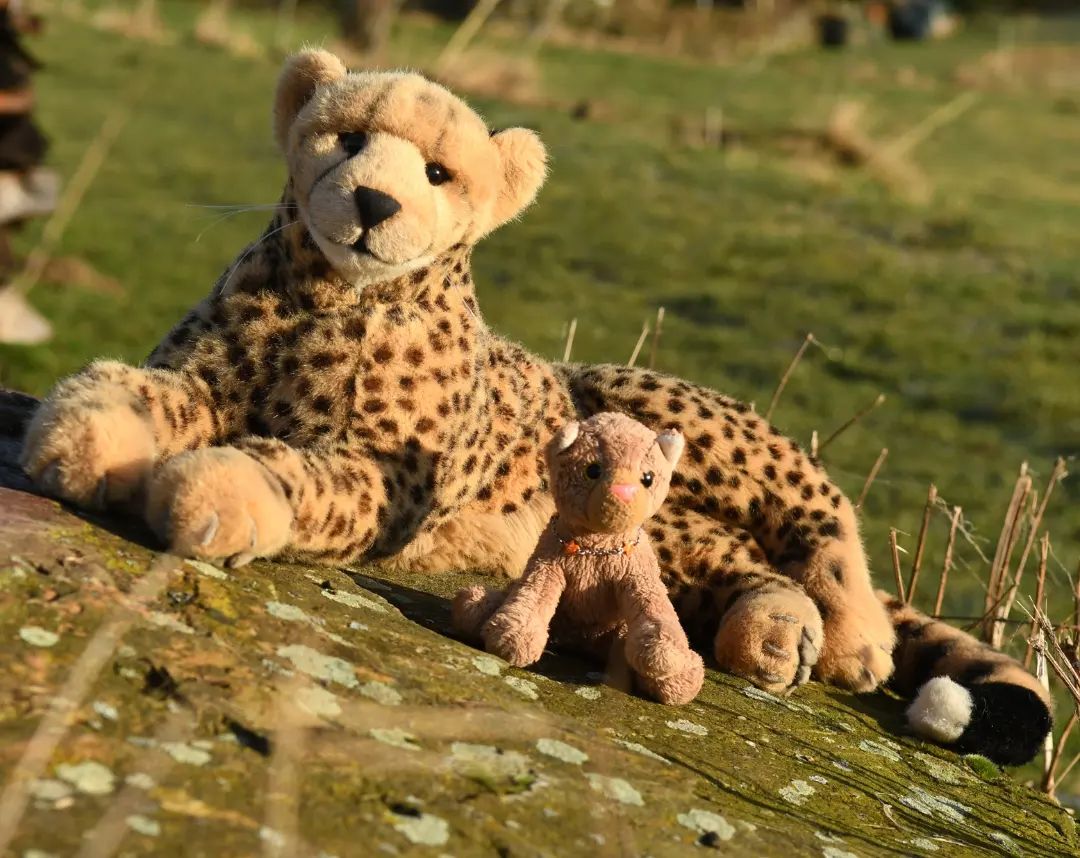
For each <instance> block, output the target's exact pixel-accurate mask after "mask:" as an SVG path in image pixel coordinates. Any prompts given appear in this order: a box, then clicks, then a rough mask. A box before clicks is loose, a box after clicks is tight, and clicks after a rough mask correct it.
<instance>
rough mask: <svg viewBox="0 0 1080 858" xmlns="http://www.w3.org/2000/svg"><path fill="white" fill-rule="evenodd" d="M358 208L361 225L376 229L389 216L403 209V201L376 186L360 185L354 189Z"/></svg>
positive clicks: (365, 227)
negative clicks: (375, 187)
mask: <svg viewBox="0 0 1080 858" xmlns="http://www.w3.org/2000/svg"><path fill="white" fill-rule="evenodd" d="M353 196H354V197H355V198H356V208H357V211H359V212H360V225H361V226H362V227H363V228H364V229H366V230H367V229H374V228H375V227H377V226H378V225H379V224H380V223H382V222H383V221H384V220H386V219H387V218H390V217H393V216H394V215H396V214H397V213H398V212H399V211H401V203H399V202H398V201H397V200H395V199H394V198H393V197H392V196H390V195H389V194H384V193H383V192H382V191H376V190H375V189H374V188H365V187H362V186H361V187H359V188H357V189H356V190H355V191H353Z"/></svg>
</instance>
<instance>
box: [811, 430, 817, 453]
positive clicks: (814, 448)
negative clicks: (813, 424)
mask: <svg viewBox="0 0 1080 858" xmlns="http://www.w3.org/2000/svg"><path fill="white" fill-rule="evenodd" d="M817 457H818V434H817V429H815V430H814V431H813V432H811V433H810V458H811V459H816V458H817Z"/></svg>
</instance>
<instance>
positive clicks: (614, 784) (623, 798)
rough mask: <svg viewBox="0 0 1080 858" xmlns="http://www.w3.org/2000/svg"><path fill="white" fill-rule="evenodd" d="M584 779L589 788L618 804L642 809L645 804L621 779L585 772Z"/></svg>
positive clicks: (630, 785) (631, 787)
mask: <svg viewBox="0 0 1080 858" xmlns="http://www.w3.org/2000/svg"><path fill="white" fill-rule="evenodd" d="M585 777H586V778H587V779H588V781H589V786H590V787H592V788H593V789H594V790H596V791H597V792H598V793H601V794H602V795H606V796H607V797H608V798H613V799H615V801H617V802H619V803H620V804H630V805H634V806H635V807H642V806H643V805H644V804H645V800H644V799H643V798H642V797H641V793H640V792H638V790H637V789H636V788H635V787H634V786H633V785H632V784H630V783H629V781H626V780H624V779H623V778H616V777H609V776H608V775H601V774H598V773H596V772H587V773H586V774H585Z"/></svg>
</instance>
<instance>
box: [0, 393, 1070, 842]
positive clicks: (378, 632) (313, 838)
mask: <svg viewBox="0 0 1080 858" xmlns="http://www.w3.org/2000/svg"><path fill="white" fill-rule="evenodd" d="M5 403H6V404H5ZM27 404H28V403H26V402H23V403H21V404H20V403H18V402H16V401H14V400H12V399H11V398H8V399H7V400H4V399H3V397H0V436H4V435H7V436H8V440H6V441H5V440H3V439H2V438H0V486H4V487H3V488H0V640H2V641H3V646H2V648H0V668H2V669H0V778H2V782H3V783H4V785H5V786H4V789H5V793H4V796H3V798H2V799H0V854H5V855H6V854H8V852H7V851H5V849H4V846H3V844H4V838H5V837H7V836H9V835H10V834H11V833H12V831H13V836H14V839H13V841H12V843H11V847H10V849H11V853H10V854H13V855H16V856H23V855H40V854H50V855H58V856H59V855H69V854H74V853H75V852H76V851H77V850H78V849H79V846H80V843H84V842H90V843H93V844H94V845H95V846H96V847H97V849H98V850H100V851H95V852H94V853H93V854H102V855H106V854H114V850H115V851H118V852H119V853H120V854H125V855H144V854H145V855H155V856H181V855H183V856H196V855H207V856H217V855H248V854H256V853H259V852H262V853H263V854H267V855H282V856H293V855H310V856H331V855H336V856H350V855H377V854H384V853H385V854H388V855H414V854H415V855H432V856H437V855H455V856H474V855H476V856H479V855H512V856H532V855H552V856H569V855H589V856H594V855H601V856H604V855H613V856H614V855H628V856H637V855H651V856H668V855H694V854H699V853H701V851H702V850H708V849H711V848H715V849H718V850H723V851H724V852H725V853H727V854H732V855H746V856H759V855H789V854H790V855H795V854H798V855H822V856H847V855H855V856H876V855H897V854H914V855H921V854H931V853H932V854H934V855H939V856H949V855H974V854H995V855H998V854H1002V853H1003V852H1007V853H1010V854H1025V855H1062V854H1076V853H1077V838H1076V834H1075V832H1074V824H1073V821H1072V818H1071V817H1070V816H1069V815H1068V814H1066V813H1065V812H1063V811H1062V810H1061V809H1060V808H1058V807H1057V806H1056V805H1054V804H1053V803H1051V802H1050V801H1048V800H1047V799H1045V798H1044V797H1042V796H1040V795H1038V794H1037V793H1035V792H1033V791H1031V790H1029V789H1027V788H1025V787H1023V786H1021V785H1019V784H1017V783H1015V782H1013V781H1012V780H1011V779H1010V778H1008V777H1007V776H1002V775H997V774H995V773H994V772H993V771H991V772H989V773H988V772H987V770H986V769H985V768H984V767H979V768H978V771H979V772H982V774H981V775H980V774H979V773H977V771H976V769H974V768H972V767H971V766H970V765H969V764H968V763H967V761H965V760H963V759H961V758H959V757H957V756H956V755H954V754H951V753H949V752H947V751H944V750H942V749H940V748H937V747H934V746H931V745H927V744H925V743H922V742H919V741H916V740H914V739H910V738H905V737H902V736H901V735H900V734H901V733H902V725H903V717H902V711H903V707H902V704H901V702H900V701H898V700H896V699H894V698H891V697H889V696H887V695H885V694H876V695H871V696H865V697H854V696H852V695H848V694H845V693H842V692H840V691H837V690H834V689H828V688H824V687H822V686H819V685H815V684H811V685H810V686H808V687H806V688H803V689H800V691H799V692H798V693H797V694H796V695H795V696H793V697H791V698H789V699H783V700H781V699H779V698H775V697H771V696H769V695H767V694H763V693H761V692H758V691H756V690H754V689H751V688H749V687H747V685H746V684H745V683H744V682H742V681H739V680H736V679H733V678H731V677H728V676H724V675H721V674H717V673H715V672H710V674H709V677H708V679H707V682H706V685H705V688H704V690H703V692H702V694H701V696H700V697H699V698H698V700H697V701H695V702H694V703H693V704H692V705H690V706H687V707H682V708H678V709H674V708H666V707H662V706H660V705H658V704H654V703H650V702H648V701H645V700H642V699H639V698H636V697H633V696H629V695H627V694H625V693H623V692H621V691H619V690H616V689H614V688H611V687H608V686H606V685H603V684H601V682H600V679H599V678H598V675H597V673H596V671H598V670H601V669H602V668H601V667H598V666H597V665H595V664H588V663H585V662H582V661H578V660H575V659H572V658H568V657H562V656H559V655H556V654H548V655H545V657H544V659H543V660H542V661H541V663H540V664H539V666H538V667H537V669H536V670H534V671H520V670H515V669H512V668H509V667H508V666H507V665H505V664H504V663H502V662H500V661H499V660H498V659H494V658H492V657H490V656H485V655H483V654H481V653H478V652H477V651H476V650H474V649H472V648H470V647H468V646H466V645H464V644H462V643H460V642H458V641H455V640H453V639H452V638H451V637H450V636H449V635H448V618H449V611H448V603H447V596H448V595H450V594H452V593H453V592H454V590H455V589H456V587H457V586H459V585H460V584H461V583H462V582H463V581H465V580H467V577H466V576H463V575H461V576H445V577H437V578H430V577H429V578H418V577H412V576H409V575H402V574H392V575H391V574H387V573H384V572H379V571H375V570H371V569H357V570H352V571H344V570H333V569H323V568H314V569H311V568H301V567H295V566H285V565H278V564H269V563H256V564H252V565H251V566H248V567H244V568H243V569H241V570H236V571H233V570H227V569H221V568H218V567H215V566H212V565H209V564H204V563H192V562H186V561H183V560H180V559H178V558H174V557H170V556H168V555H165V554H162V553H160V552H159V551H158V550H157V548H156V546H155V545H154V543H153V541H152V539H151V538H150V537H149V536H148V534H146V532H145V531H144V530H143V529H142V528H141V527H140V526H139V525H138V524H137V523H134V522H131V521H124V520H120V519H106V518H96V517H88V516H83V515H81V514H75V513H73V512H71V511H68V510H65V509H64V508H62V507H61V506H60V505H59V504H56V503H54V502H52V501H49V500H45V499H43V498H39V497H35V496H33V495H32V494H29V493H27V492H26V491H25V489H26V488H27V487H26V485H25V482H24V481H23V479H22V477H21V475H20V474H19V472H18V469H17V468H16V467H14V466H13V465H12V461H13V458H12V457H13V455H14V450H15V448H16V443H15V442H14V440H12V438H13V437H14V436H16V435H17V433H18V428H19V425H20V424H21V421H22V415H24V414H25V408H26V406H27ZM24 629H37V630H44V631H45V632H49V633H51V634H50V635H46V636H44V637H43V636H41V635H40V634H39V632H34V633H31V634H30V638H31V640H29V641H28V640H27V639H26V635H25V634H21V631H22V630H24ZM53 636H55V640H54V639H53ZM46 639H47V640H49V641H51V645H48V646H41V645H39V644H40V643H41V642H42V641H43V640H46ZM35 641H37V643H35ZM64 700H66V701H68V702H69V704H70V710H68V709H67V708H65V706H64V703H63V701H64ZM54 726H55V729H53V728H54ZM35 736H36V737H37V738H36V739H34V737H35ZM32 739H33V742H32ZM53 745H55V747H54V746H53ZM42 749H44V750H42ZM91 764H92V765H91ZM20 798H21V799H23V801H19V799H20ZM4 814H8V817H7V819H8V820H13V819H16V818H17V819H18V820H19V821H18V824H17V826H16V827H15V828H14V829H11V828H6V829H5V817H4ZM86 838H90V840H89V841H87V840H86ZM35 850H38V851H36V852H35ZM88 854H89V853H88Z"/></svg>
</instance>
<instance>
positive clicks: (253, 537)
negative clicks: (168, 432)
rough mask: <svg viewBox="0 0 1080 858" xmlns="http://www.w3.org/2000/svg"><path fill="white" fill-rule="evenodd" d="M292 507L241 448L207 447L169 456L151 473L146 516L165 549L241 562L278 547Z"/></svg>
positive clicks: (282, 544) (283, 543)
mask: <svg viewBox="0 0 1080 858" xmlns="http://www.w3.org/2000/svg"><path fill="white" fill-rule="evenodd" d="M292 519H293V514H292V508H291V507H290V506H289V502H288V500H287V499H286V498H285V494H284V492H282V490H281V487H280V486H279V485H278V484H277V482H276V481H275V480H274V478H273V476H272V475H271V474H270V472H269V471H267V470H266V468H264V467H263V466H262V465H261V464H259V463H258V462H256V461H255V460H254V459H252V458H251V457H250V456H248V455H247V454H246V453H242V452H240V451H239V450H234V449H231V448H229V447H213V448H210V449H205V450H195V451H193V452H190V453H183V454H181V455H179V456H176V457H175V458H173V459H170V460H169V461H168V462H166V463H165V465H164V466H163V467H162V468H161V470H160V471H159V472H158V473H157V474H156V475H155V476H154V479H153V480H152V482H151V484H150V490H149V497H148V501H147V520H148V521H149V523H150V526H151V527H152V528H153V529H154V531H155V532H156V533H157V534H158V536H160V537H161V539H162V540H164V541H165V543H166V544H167V545H168V546H169V548H170V550H172V551H175V552H176V553H177V554H182V555H185V556H188V557H199V558H203V559H207V560H225V561H226V562H227V563H228V564H229V565H230V566H242V565H244V564H245V563H248V562H249V561H251V560H254V559H255V558H256V557H270V556H273V555H274V554H277V553H278V552H279V551H281V549H283V548H284V547H285V546H286V544H288V541H289V534H290V530H291V528H292Z"/></svg>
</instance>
